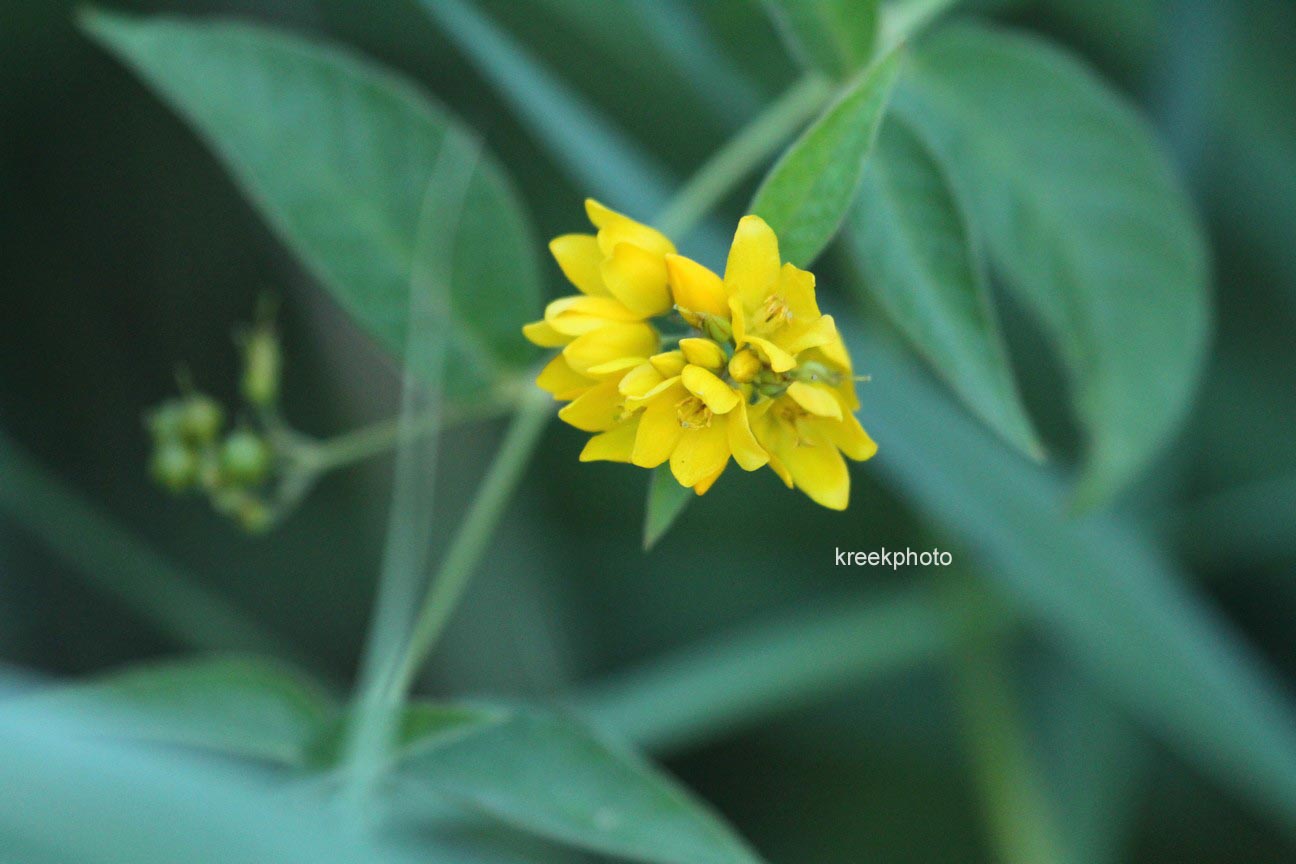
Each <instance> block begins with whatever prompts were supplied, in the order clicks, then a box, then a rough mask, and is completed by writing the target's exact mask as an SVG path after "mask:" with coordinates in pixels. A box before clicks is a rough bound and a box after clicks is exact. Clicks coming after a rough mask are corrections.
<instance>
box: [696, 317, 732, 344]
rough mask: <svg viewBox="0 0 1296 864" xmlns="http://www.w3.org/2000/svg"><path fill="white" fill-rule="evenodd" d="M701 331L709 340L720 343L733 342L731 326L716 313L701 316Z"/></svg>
mask: <svg viewBox="0 0 1296 864" xmlns="http://www.w3.org/2000/svg"><path fill="white" fill-rule="evenodd" d="M702 332H703V333H704V334H705V335H706V337H707V338H708V339H710V340H711V341H713V342H719V343H720V344H722V345H725V344H728V343H730V342H733V326H732V325H731V324H730V323H729V322H728V321H726V320H725V319H724V318H721V317H719V316H717V315H703V316H702Z"/></svg>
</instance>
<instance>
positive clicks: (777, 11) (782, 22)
mask: <svg viewBox="0 0 1296 864" xmlns="http://www.w3.org/2000/svg"><path fill="white" fill-rule="evenodd" d="M763 2H764V5H765V8H766V10H768V12H769V15H770V17H771V18H773V19H774V23H775V24H776V25H777V26H778V29H779V32H780V34H782V36H783V39H784V41H785V42H786V43H787V45H788V48H789V49H790V50H791V51H792V53H793V55H794V56H795V57H796V58H797V60H798V61H799V62H800V63H801V64H802V65H803V66H805V67H806V68H807V69H810V70H816V71H819V72H822V73H824V74H825V75H828V76H830V77H833V78H845V77H847V76H849V75H850V74H851V73H852V72H855V71H856V70H857V69H860V68H862V67H863V66H864V64H865V63H867V62H868V61H869V58H870V57H871V56H872V53H873V42H874V39H875V37H876V35H877V25H878V0H763Z"/></svg>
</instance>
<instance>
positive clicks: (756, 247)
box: [724, 216, 780, 308]
mask: <svg viewBox="0 0 1296 864" xmlns="http://www.w3.org/2000/svg"><path fill="white" fill-rule="evenodd" d="M779 263H780V262H779V251H778V237H776V236H774V229H772V228H770V227H769V225H766V224H765V220H764V219H762V218H760V217H759V216H744V217H743V218H742V219H740V220H739V222H738V230H737V231H736V232H735V233H734V239H733V245H732V246H730V247H729V260H728V262H727V263H726V264H725V275H724V284H725V291H726V292H727V293H728V295H729V296H730V297H734V296H738V297H741V298H742V301H743V303H744V304H745V305H746V306H747V307H748V308H755V307H757V306H759V305H760V304H761V303H763V302H765V298H766V297H768V296H769V295H770V293H772V291H773V290H774V285H775V283H776V282H777V280H778V277H779Z"/></svg>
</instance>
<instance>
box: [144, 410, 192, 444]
mask: <svg viewBox="0 0 1296 864" xmlns="http://www.w3.org/2000/svg"><path fill="white" fill-rule="evenodd" d="M144 422H145V425H146V426H147V427H148V430H149V432H150V433H151V434H152V435H153V441H154V442H155V443H158V444H161V443H162V442H164V441H178V440H179V439H180V437H181V435H183V434H184V404H183V403H181V402H180V401H179V400H178V399H168V400H167V401H165V402H163V403H162V404H161V405H159V406H157V407H156V408H154V409H153V410H151V411H149V412H148V415H147V416H146V417H145V420H144Z"/></svg>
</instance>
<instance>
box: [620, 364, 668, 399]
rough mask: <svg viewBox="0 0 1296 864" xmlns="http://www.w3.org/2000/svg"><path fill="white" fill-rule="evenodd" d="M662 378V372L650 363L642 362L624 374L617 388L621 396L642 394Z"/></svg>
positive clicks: (660, 381)
mask: <svg viewBox="0 0 1296 864" xmlns="http://www.w3.org/2000/svg"><path fill="white" fill-rule="evenodd" d="M663 380H665V379H664V378H663V377H662V374H661V373H660V372H658V371H657V369H656V368H654V367H653V365H652V364H651V363H643V364H640V365H639V366H636V367H635V368H634V369H631V370H630V371H629V372H627V373H626V374H625V377H624V378H622V379H621V383H620V385H619V389H620V391H621V395H622V396H643V395H644V394H645V393H647V392H648V391H650V390H652V389H653V388H654V387H656V386H657V385H658V384H660V383H662V381H663Z"/></svg>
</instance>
